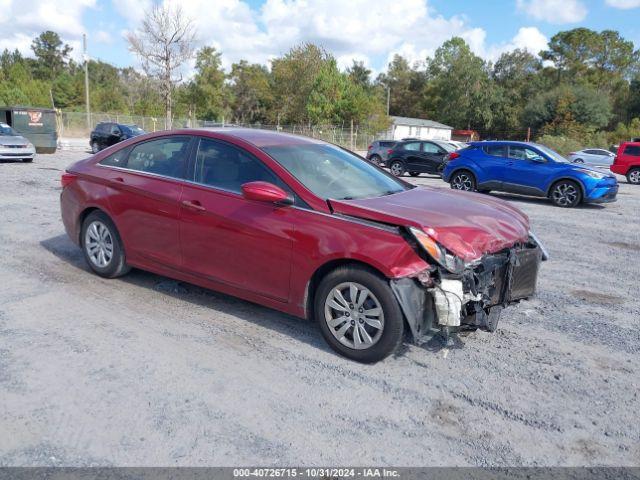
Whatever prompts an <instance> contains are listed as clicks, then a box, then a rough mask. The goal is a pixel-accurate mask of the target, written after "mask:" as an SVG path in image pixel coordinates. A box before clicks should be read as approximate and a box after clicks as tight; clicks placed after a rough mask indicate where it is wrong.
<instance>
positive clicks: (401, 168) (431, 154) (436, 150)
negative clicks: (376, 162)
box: [387, 140, 456, 177]
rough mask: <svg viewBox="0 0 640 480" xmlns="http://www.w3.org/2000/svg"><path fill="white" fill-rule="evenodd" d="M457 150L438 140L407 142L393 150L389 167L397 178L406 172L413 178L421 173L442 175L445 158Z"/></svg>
mask: <svg viewBox="0 0 640 480" xmlns="http://www.w3.org/2000/svg"><path fill="white" fill-rule="evenodd" d="M455 150H456V149H455V147H454V146H453V145H450V144H448V143H446V142H442V141H438V140H407V141H403V142H398V143H397V144H396V145H395V147H393V148H392V149H391V151H390V152H389V158H388V160H387V165H388V166H389V170H390V171H391V174H392V175H395V176H396V177H400V176H402V175H404V173H405V172H409V174H410V175H411V176H412V177H417V176H418V175H420V174H421V173H431V174H435V175H440V173H441V171H442V167H443V164H444V157H445V156H446V155H447V154H448V153H451V152H454V151H455Z"/></svg>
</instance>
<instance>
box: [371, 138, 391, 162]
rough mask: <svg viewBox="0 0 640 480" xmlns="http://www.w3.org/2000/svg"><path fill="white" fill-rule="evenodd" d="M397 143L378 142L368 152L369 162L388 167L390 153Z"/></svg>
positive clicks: (388, 141)
mask: <svg viewBox="0 0 640 480" xmlns="http://www.w3.org/2000/svg"><path fill="white" fill-rule="evenodd" d="M395 145H396V142H395V141H393V140H376V141H374V142H373V143H372V144H371V145H369V149H368V150H367V160H369V161H370V162H371V163H375V164H376V165H380V166H381V167H386V166H387V160H388V159H389V152H390V151H391V149H392V148H393V147H395Z"/></svg>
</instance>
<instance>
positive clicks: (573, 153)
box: [569, 152, 577, 155]
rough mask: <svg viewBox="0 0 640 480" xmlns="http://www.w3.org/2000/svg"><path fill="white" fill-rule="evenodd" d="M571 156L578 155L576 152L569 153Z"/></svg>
mask: <svg viewBox="0 0 640 480" xmlns="http://www.w3.org/2000/svg"><path fill="white" fill-rule="evenodd" d="M569 155H577V153H576V152H569Z"/></svg>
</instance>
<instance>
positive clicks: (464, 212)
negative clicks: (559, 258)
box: [329, 186, 529, 262]
mask: <svg viewBox="0 0 640 480" xmlns="http://www.w3.org/2000/svg"><path fill="white" fill-rule="evenodd" d="M329 203H330V204H331V208H332V209H333V211H334V212H335V213H341V214H344V215H350V216H353V217H359V218H363V219H368V220H374V221H378V222H384V223H388V224H393V225H399V226H406V227H418V228H422V229H423V230H424V231H425V232H426V233H428V234H429V235H430V236H431V237H432V238H433V239H434V240H436V241H437V242H438V243H440V244H441V245H443V246H444V247H446V248H447V249H448V250H450V251H451V252H453V253H454V254H456V255H457V256H459V257H460V258H462V259H463V260H464V261H466V262H468V261H472V260H475V259H477V258H480V257H481V256H482V255H484V254H485V253H494V252H497V251H499V250H502V249H504V248H507V247H510V246H511V245H513V244H514V243H516V242H521V241H526V240H527V239H528V238H529V219H528V218H527V216H526V215H525V214H524V213H522V212H521V211H520V210H518V209H517V208H515V207H512V206H511V205H509V204H508V203H507V202H505V201H503V200H499V199H496V198H492V197H489V196H487V195H482V194H479V193H470V192H460V191H454V190H450V189H445V188H436V187H426V186H425V187H417V188H413V189H411V190H406V191H404V192H400V193H396V194H393V195H387V196H384V197H375V198H366V199H361V200H329Z"/></svg>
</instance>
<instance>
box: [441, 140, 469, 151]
mask: <svg viewBox="0 0 640 480" xmlns="http://www.w3.org/2000/svg"><path fill="white" fill-rule="evenodd" d="M446 142H447V143H450V144H451V145H453V147H454V148H455V149H456V150H462V149H463V148H467V147H468V146H469V144H468V143H465V142H458V141H457V140H446Z"/></svg>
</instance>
